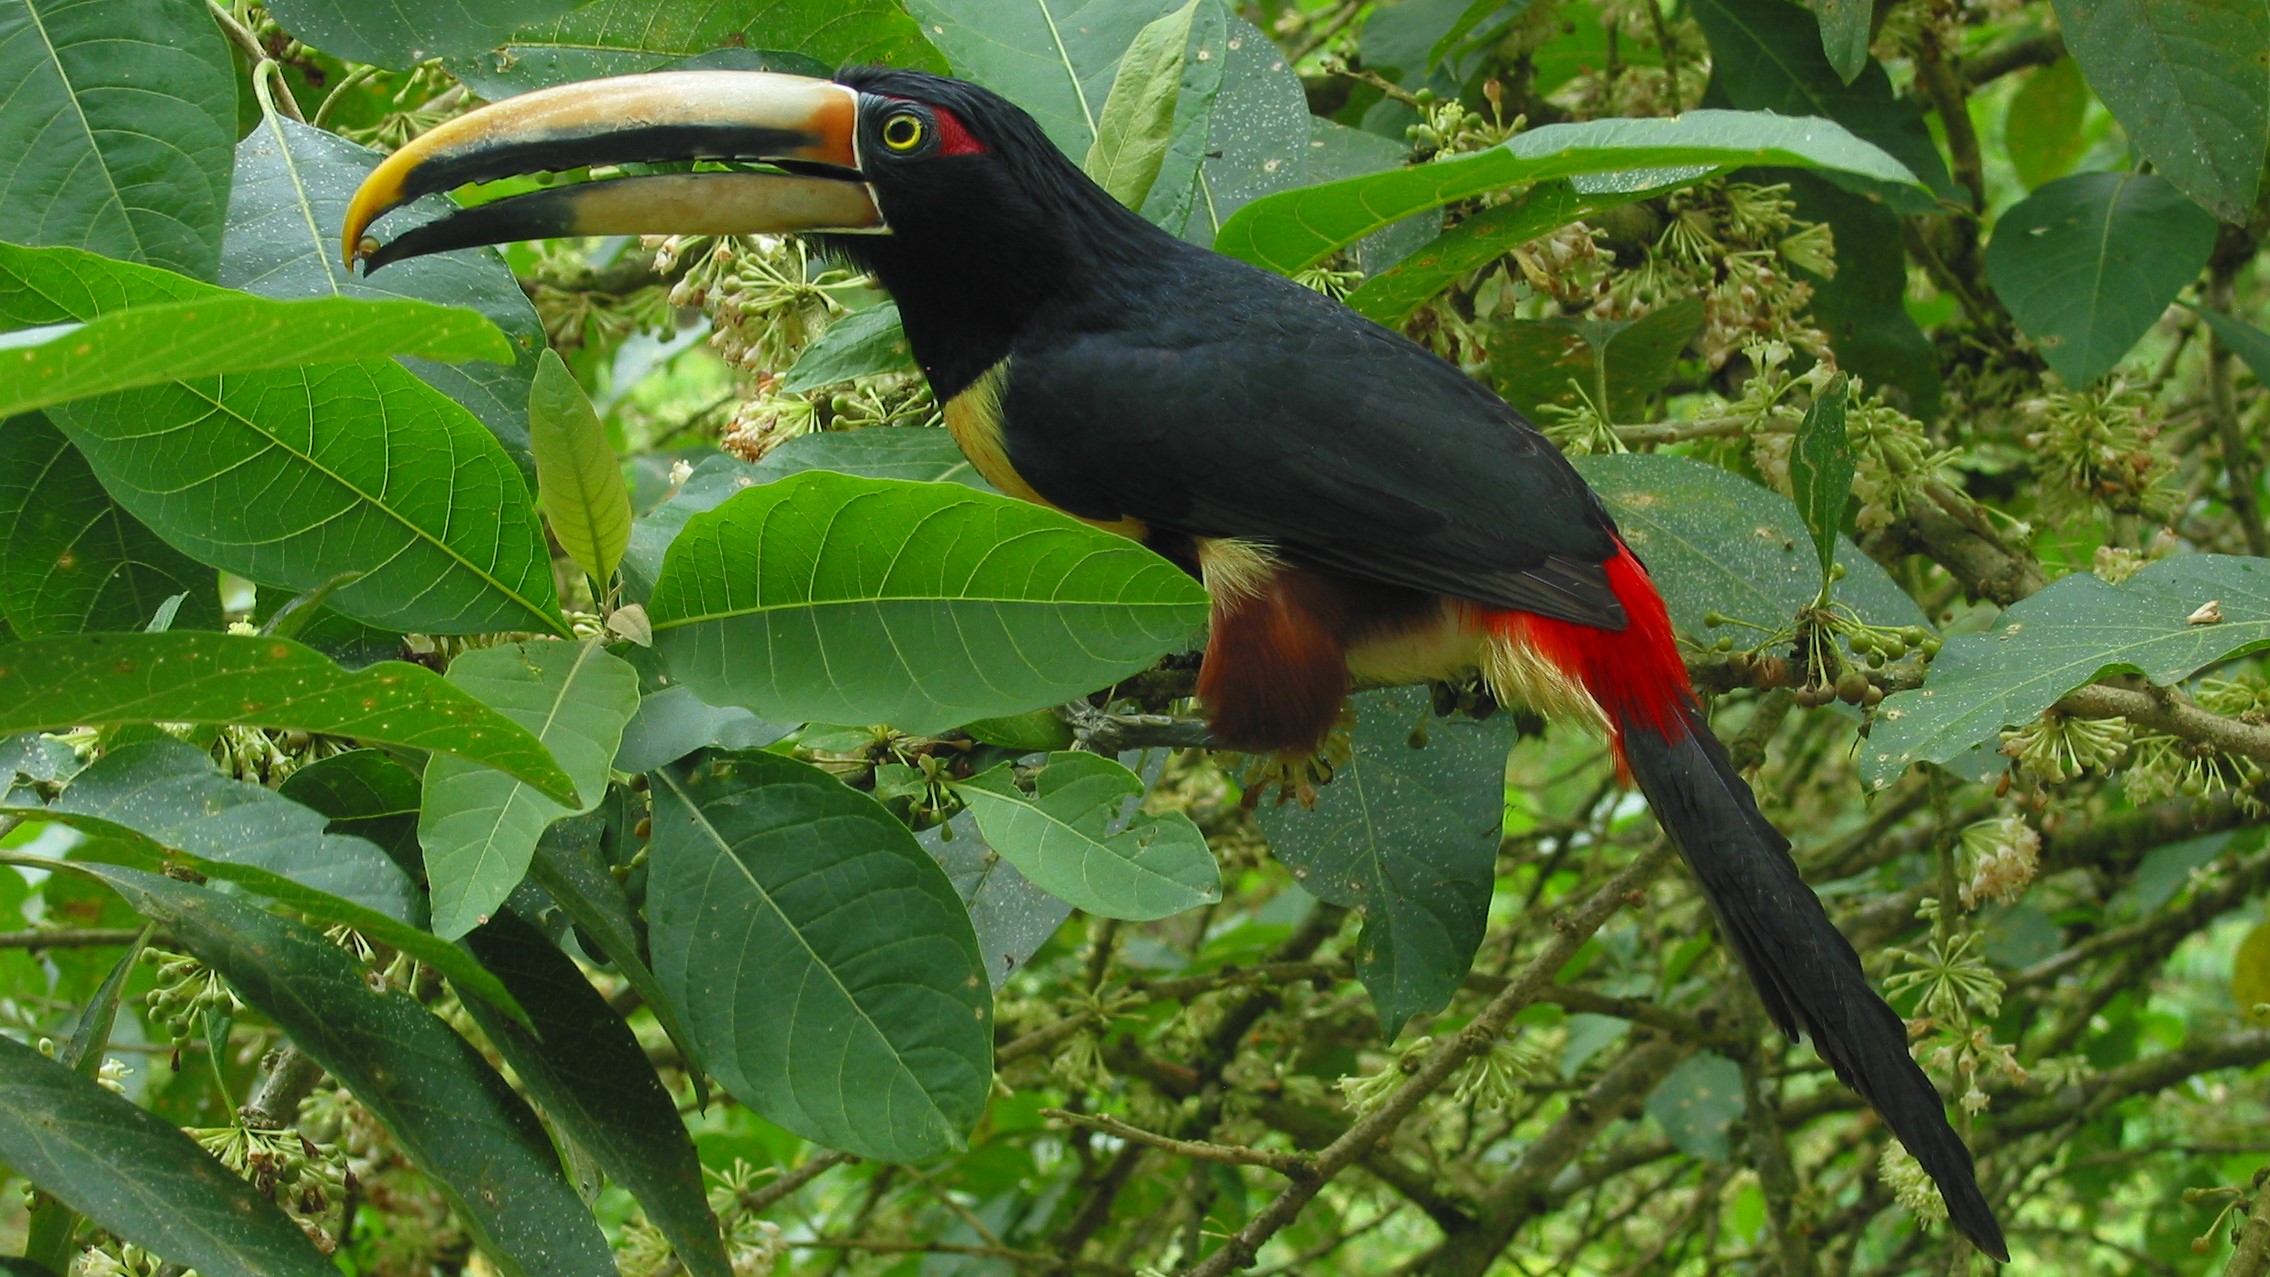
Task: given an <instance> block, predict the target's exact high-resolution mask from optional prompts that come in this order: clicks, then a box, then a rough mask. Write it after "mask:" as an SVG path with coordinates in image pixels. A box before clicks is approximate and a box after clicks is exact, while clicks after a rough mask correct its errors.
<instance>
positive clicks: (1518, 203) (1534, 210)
mask: <svg viewBox="0 0 2270 1277" xmlns="http://www.w3.org/2000/svg"><path fill="white" fill-rule="evenodd" d="M1645 194H1646V192H1643V191H1631V192H1624V191H1603V192H1600V193H1597V194H1592V195H1582V194H1579V193H1578V192H1577V189H1576V188H1575V187H1574V186H1572V185H1570V184H1569V183H1568V182H1566V181H1559V180H1556V181H1551V182H1539V183H1538V184H1537V185H1536V186H1534V187H1532V188H1531V189H1530V190H1529V191H1528V193H1526V194H1524V195H1522V196H1521V197H1520V198H1518V199H1515V200H1514V201H1512V202H1511V203H1507V204H1500V205H1498V206H1497V207H1495V208H1489V209H1484V210H1483V211H1481V212H1479V213H1476V214H1475V215H1474V216H1472V217H1469V218H1467V219H1466V220H1465V221H1463V222H1460V223H1459V224H1458V225H1456V226H1453V227H1451V228H1450V229H1449V230H1446V231H1444V232H1443V233H1442V234H1441V235H1440V236H1439V237H1437V238H1436V239H1435V241H1434V242H1433V243H1431V244H1429V245H1427V246H1426V247H1425V248H1423V249H1420V250H1419V251H1417V252H1415V253H1413V254H1411V255H1410V256H1409V257H1406V258H1404V259H1403V260H1401V261H1399V262H1397V263H1395V265H1393V266H1390V267H1388V268H1387V269H1386V270H1383V271H1381V272H1379V273H1378V274H1376V275H1374V276H1372V277H1371V278H1370V279H1367V280H1365V281H1364V282H1363V285H1362V287H1360V288H1358V289H1356V291H1354V292H1352V293H1350V294H1348V298H1347V301H1348V305H1349V306H1350V307H1351V308H1353V309H1354V310H1355V311H1356V313H1357V314H1360V315H1363V316H1365V317H1366V318H1369V319H1374V320H1377V321H1378V322H1380V323H1382V324H1387V325H1389V326H1394V325H1398V324H1401V323H1402V322H1403V321H1404V320H1405V319H1408V318H1410V316H1411V312H1412V311H1415V310H1417V309H1418V308H1419V307H1421V306H1424V305H1426V304H1427V303H1428V302H1429V301H1431V300H1433V299H1434V297H1435V296H1436V295H1437V294H1438V293H1440V292H1442V290H1443V289H1445V288H1448V287H1450V286H1451V284H1453V283H1455V282H1456V281H1458V280H1460V279H1462V278H1464V277H1465V276H1466V274H1467V273H1468V272H1470V271H1473V270H1475V269H1477V268H1479V267H1482V266H1485V265H1488V264H1489V263H1490V262H1493V261H1496V260H1498V259H1499V258H1501V257H1504V256H1505V255H1506V254H1507V253H1509V252H1511V251H1512V250H1514V249H1516V248H1519V247H1520V246H1521V245H1523V244H1526V243H1528V242H1529V241H1530V240H1533V239H1536V238H1537V237H1539V236H1541V235H1549V234H1551V233H1552V232H1554V231H1556V230H1559V229H1560V228H1561V227H1563V226H1566V225H1568V224H1569V223H1570V222H1574V221H1578V220H1581V219H1583V218H1586V217H1591V216H1593V215H1595V214H1598V213H1601V212H1604V211H1606V210H1608V209H1611V208H1614V207H1616V206H1618V205H1620V204H1628V203H1630V202H1631V201H1633V200H1635V199H1638V198H1640V197H1641V196H1643V195H1645Z"/></svg>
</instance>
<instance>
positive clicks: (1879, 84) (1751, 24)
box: [1694, 0, 1967, 214]
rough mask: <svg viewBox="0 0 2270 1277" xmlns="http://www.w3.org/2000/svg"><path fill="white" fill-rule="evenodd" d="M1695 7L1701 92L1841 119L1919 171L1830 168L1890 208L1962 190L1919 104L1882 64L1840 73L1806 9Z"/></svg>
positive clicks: (1733, 102) (1904, 208)
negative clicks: (1905, 178)
mask: <svg viewBox="0 0 2270 1277" xmlns="http://www.w3.org/2000/svg"><path fill="white" fill-rule="evenodd" d="M1694 15H1695V21H1696V22H1698V23H1700V24H1701V25H1702V29H1703V34H1704V35H1705V36H1706V37H1707V38H1708V39H1709V41H1710V49H1711V58H1712V64H1711V82H1710V88H1709V89H1708V90H1707V91H1706V92H1705V93H1704V95H1703V100H1704V101H1706V102H1722V103H1724V104H1726V105H1729V106H1735V107H1740V108H1742V109H1743V110H1745V111H1772V112H1777V113H1779V114H1782V115H1797V116H1808V115H1809V116H1819V117H1821V118H1823V119H1829V120H1834V121H1836V122H1837V123H1838V124H1841V125H1843V126H1844V127H1845V128H1847V129H1849V130H1851V131H1852V133H1853V134H1854V135H1855V136H1858V137H1860V138H1863V139H1865V140H1867V141H1869V142H1872V143H1874V144H1875V145H1876V146H1878V147H1881V148H1882V149H1883V150H1884V151H1885V152H1886V153H1887V154H1889V155H1891V156H1892V157H1893V158H1894V159H1896V160H1897V161H1898V162H1899V163H1901V164H1902V165H1905V166H1906V168H1907V170H1908V171H1909V172H1910V173H1913V174H1914V175H1915V176H1916V177H1917V178H1920V179H1922V180H1921V183H1920V184H1917V183H1912V182H1911V183H1907V184H1900V183H1896V182H1895V183H1890V184H1887V183H1885V182H1882V181H1878V180H1874V178H1875V175H1873V174H1862V175H1860V176H1861V178H1862V179H1865V180H1855V179H1854V177H1853V176H1851V174H1850V171H1849V170H1846V171H1843V172H1839V171H1835V170H1833V169H1832V170H1830V171H1829V173H1828V176H1829V178H1830V180H1831V181H1834V182H1836V183H1837V184H1838V185H1839V186H1843V187H1845V188H1846V189H1848V190H1853V191H1856V192H1858V193H1860V194H1864V195H1869V196H1871V197H1873V198H1876V199H1878V200H1881V201H1883V202H1886V203H1888V204H1890V205H1891V206H1892V208H1893V210H1894V211H1896V212H1899V213H1902V214H1908V213H1930V212H1935V211H1937V201H1938V200H1941V199H1948V200H1957V199H1964V198H1967V197H1966V196H1964V195H1963V194H1962V193H1961V192H1959V191H1958V190H1957V189H1956V187H1955V183H1954V179H1953V178H1951V177H1949V176H1948V174H1947V162H1946V160H1945V159H1943V158H1942V157H1941V156H1940V154H1939V148H1938V145H1937V144H1936V143H1934V142H1933V141H1932V139H1931V131H1930V129H1929V128H1928V127H1927V126H1926V125H1925V124H1924V120H1923V108H1922V106H1921V105H1920V104H1919V103H1917V102H1915V101H1913V100H1911V99H1906V98H1902V97H1899V96H1897V95H1896V94H1895V93H1894V92H1893V90H1892V81H1891V77H1890V76H1889V75H1888V74H1886V73H1885V71H1884V68H1883V67H1882V66H1880V65H1873V64H1872V65H1869V66H1867V67H1865V68H1863V69H1862V71H1861V73H1860V76H1859V78H1857V79H1855V80H1853V81H1851V82H1850V83H1846V82H1845V81H1844V79H1843V78H1842V77H1841V76H1839V75H1838V73H1837V72H1836V70H1835V69H1834V68H1832V67H1831V66H1830V65H1829V59H1828V55H1827V53H1825V52H1824V51H1823V50H1822V47H1821V35H1820V27H1819V23H1817V22H1816V21H1815V20H1814V18H1813V16H1812V15H1811V14H1808V13H1806V12H1805V11H1804V10H1803V9H1800V8H1798V7H1797V6H1796V5H1794V4H1788V3H1785V2H1784V0H1696V4H1695V8H1694ZM1926 188H1928V189H1926Z"/></svg>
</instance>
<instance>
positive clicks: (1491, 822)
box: [1256, 687, 1518, 1041]
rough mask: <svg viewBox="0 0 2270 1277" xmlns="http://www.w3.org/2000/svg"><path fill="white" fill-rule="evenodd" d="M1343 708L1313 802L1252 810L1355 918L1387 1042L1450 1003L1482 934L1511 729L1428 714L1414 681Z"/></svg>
mask: <svg viewBox="0 0 2270 1277" xmlns="http://www.w3.org/2000/svg"><path fill="white" fill-rule="evenodd" d="M1355 704H1356V730H1355V740H1354V749H1355V752H1354V754H1353V756H1352V757H1350V758H1349V760H1348V762H1347V763H1346V765H1344V766H1342V767H1339V768H1337V769H1336V770H1335V771H1334V772H1333V775H1332V783H1331V784H1329V785H1325V786H1322V787H1320V788H1319V789H1318V791H1317V798H1316V805H1315V806H1314V807H1313V808H1305V807H1302V806H1301V805H1300V804H1298V803H1291V802H1288V803H1284V804H1276V803H1271V802H1268V801H1264V802H1263V804H1262V806H1261V808H1260V809H1259V811H1258V812H1256V817H1257V818H1258V819H1259V821H1260V822H1261V831H1262V832H1263V833H1264V834H1267V835H1268V837H1269V847H1270V849H1271V850H1272V851H1274V852H1275V853H1276V855H1277V858H1278V859H1279V860H1281V861H1283V862H1284V863H1285V864H1286V866H1287V867H1289V868H1291V870H1292V871H1293V877H1294V878H1295V879H1297V880H1298V881H1299V882H1300V885H1301V887H1302V888H1303V889H1305V890H1306V891H1307V892H1308V893H1309V894H1310V895H1312V896H1315V897H1317V898H1318V899H1320V900H1328V901H1331V902H1332V903H1333V904H1339V905H1346V906H1348V907H1350V908H1352V909H1356V910H1359V911H1360V912H1361V913H1362V914H1363V918H1364V930H1363V937H1362V938H1361V939H1360V940H1359V941H1358V942H1357V945H1356V976H1357V978H1359V979H1361V980H1362V981H1363V982H1364V987H1365V988H1366V989H1369V990H1370V991H1371V998H1372V1005H1373V1007H1374V1008H1376V1009H1377V1010H1378V1012H1379V1019H1380V1024H1381V1026H1382V1028H1383V1029H1384V1031H1385V1034H1386V1036H1387V1038H1388V1040H1390V1041H1392V1040H1394V1038H1395V1036H1396V1035H1397V1034H1398V1033H1401V1032H1402V1031H1403V1025H1404V1023H1405V1022H1406V1021H1408V1020H1409V1019H1410V1018H1411V1017H1412V1016H1414V1015H1426V1014H1430V1013H1432V1012H1435V1011H1440V1010H1441V1009H1442V1008H1443V1007H1444V1006H1446V1005H1448V1004H1449V1002H1450V995H1451V994H1452V993H1454V992H1456V991H1457V989H1458V985H1459V982H1460V981H1462V980H1464V979H1465V978H1466V969H1467V968H1468V967H1469V966H1470V965H1472V963H1473V961H1474V949H1475V946H1477V945H1479V944H1480V943H1481V942H1482V928H1483V924H1484V923H1485V922H1486V921H1487V920H1488V914H1489V909H1490V889H1491V887H1492V885H1493V884H1494V883H1495V882H1496V881H1497V858H1498V842H1499V839H1500V838H1501V837H1502V836H1503V834H1504V826H1505V760H1506V755H1507V753H1509V752H1510V751H1511V750H1512V749H1513V742H1514V739H1515V737H1516V735H1517V734H1518V733H1517V729H1516V728H1515V727H1514V723H1513V717H1512V715H1510V714H1497V715H1493V716H1491V717H1490V718H1488V719H1485V720H1483V721H1481V722H1476V721H1474V720H1472V719H1466V718H1456V719H1443V720H1433V719H1432V713H1433V700H1432V695H1431V694H1430V693H1429V692H1428V691H1427V689H1425V688H1423V687H1398V688H1391V689H1388V690H1386V691H1380V692H1368V693H1365V694H1364V695H1362V696H1358V697H1356V698H1355ZM1422 726H1424V728H1425V730H1426V740H1427V743H1426V747H1425V748H1423V749H1418V748H1413V745H1412V733H1413V732H1414V731H1416V730H1418V729H1419V728H1421V727H1422Z"/></svg>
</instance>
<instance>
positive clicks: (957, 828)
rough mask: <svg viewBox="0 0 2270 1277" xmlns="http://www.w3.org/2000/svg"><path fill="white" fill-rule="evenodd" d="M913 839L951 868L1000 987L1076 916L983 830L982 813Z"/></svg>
mask: <svg viewBox="0 0 2270 1277" xmlns="http://www.w3.org/2000/svg"><path fill="white" fill-rule="evenodd" d="M914 840H915V841H916V842H918V843H920V844H922V849H923V850H924V851H927V852H929V853H930V858H931V859H932V860H935V861H937V862H938V867H939V868H940V869H943V870H945V871H946V880H947V881H949V882H951V883H953V884H954V894H955V895H957V896H959V897H961V901H962V907H963V908H964V909H967V910H968V911H969V923H970V927H971V928H972V929H973V930H975V931H976V932H977V948H978V952H979V953H982V954H984V955H985V966H986V972H987V974H988V975H989V976H990V977H991V979H992V981H993V987H994V988H995V989H996V990H998V989H1000V987H1001V986H1002V985H1004V984H1007V983H1008V982H1009V977H1010V976H1013V975H1015V974H1016V973H1017V971H1018V969H1019V968H1020V967H1022V966H1023V965H1024V964H1025V962H1026V961H1027V960H1028V959H1030V958H1031V957H1032V956H1033V954H1035V953H1037V952H1039V950H1040V947H1041V946H1042V945H1044V944H1047V943H1048V940H1049V937H1051V936H1053V935H1055V934H1056V932H1057V930H1058V929H1059V928H1061V927H1062V926H1063V925H1064V920H1065V919H1066V918H1069V917H1071V916H1072V906H1071V905H1068V904H1066V903H1065V902H1063V901H1062V900H1059V899H1057V898H1056V897H1054V896H1052V895H1050V894H1048V893H1047V892H1045V891H1042V890H1041V889H1040V888H1038V887H1036V886H1034V885H1033V883H1032V880H1031V879H1030V878H1027V877H1025V876H1024V874H1022V873H1019V872H1018V871H1017V867H1016V866H1015V865H1013V864H1010V863H1009V861H1008V860H1007V859H1006V858H1005V857H1003V856H1002V855H1001V853H999V852H997V851H995V850H993V848H992V847H990V846H988V845H987V844H986V841H985V839H984V837H983V836H982V835H980V834H979V833H978V829H977V817H975V816H973V815H971V814H970V812H969V811H968V810H967V809H964V810H962V811H958V812H956V813H954V816H953V818H952V819H951V820H948V821H947V822H946V823H944V824H942V825H932V826H931V827H930V828H928V829H925V830H923V831H921V832H920V833H917V834H916V835H915V836H914Z"/></svg>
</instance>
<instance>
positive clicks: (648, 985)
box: [528, 812, 707, 1103]
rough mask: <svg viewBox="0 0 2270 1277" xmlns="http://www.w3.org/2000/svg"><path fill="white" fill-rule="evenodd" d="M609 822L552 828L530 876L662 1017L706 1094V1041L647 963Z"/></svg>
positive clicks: (586, 818)
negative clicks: (611, 846) (616, 868)
mask: <svg viewBox="0 0 2270 1277" xmlns="http://www.w3.org/2000/svg"><path fill="white" fill-rule="evenodd" d="M606 824H607V820H606V817H605V816H604V815H603V814H602V813H600V812H589V813H586V814H584V815H581V816H570V817H568V818H567V819H566V820H562V821H559V822H558V823H556V824H554V825H553V826H552V827H551V828H549V829H546V830H545V831H544V836H543V837H542V838H539V839H537V841H536V858H535V860H533V861H532V862H530V864H529V866H528V876H529V877H530V878H531V879H532V880H534V881H535V883H536V885H537V886H539V887H542V888H543V889H544V894H545V895H548V896H550V897H551V898H552V901H553V903H555V904H557V905H559V907H560V910H561V912H563V913H565V914H567V916H568V917H569V918H571V919H573V920H574V922H575V925H576V926H577V927H579V928H581V929H582V934H583V935H584V936H585V937H588V938H589V940H590V941H591V942H592V943H594V944H596V945H598V947H599V952H600V954H601V955H603V956H604V957H605V958H606V959H607V961H609V962H611V963H613V964H614V965H615V969H616V970H617V971H618V972H620V973H622V976H623V979H625V980H627V981H629V982H630V986H631V988H632V989H634V990H636V991H637V992H638V995H639V997H640V998H641V999H643V1000H644V1001H645V1003H646V1005H647V1009H648V1010H651V1011H652V1012H654V1018H655V1019H656V1020H658V1021H660V1022H661V1024H662V1029H663V1032H665V1033H668V1034H669V1035H670V1040H671V1041H672V1042H675V1043H677V1044H678V1052H679V1054H680V1055H682V1056H684V1057H685V1060H686V1066H687V1070H688V1071H689V1072H690V1073H692V1074H693V1078H694V1089H695V1092H696V1094H699V1095H705V1096H706V1094H707V1092H706V1090H705V1084H704V1083H703V1081H702V1075H703V1071H704V1070H703V1068H702V1057H701V1048H700V1045H699V1044H698V1043H696V1042H695V1041H694V1037H693V1035H692V1034H691V1033H688V1032H687V1031H686V1022H685V1017H684V1016H682V1015H680V1014H678V1004H677V1002H676V1001H675V1000H674V999H673V998H672V997H671V995H670V991H669V990H667V989H665V988H663V987H662V982H661V981H659V980H657V979H655V978H654V971H653V969H652V968H651V967H649V966H648V965H647V961H646V934H645V922H644V920H643V919H641V918H640V917H639V916H638V914H637V912H636V911H634V910H633V909H632V908H631V903H630V897H629V895H628V894H627V893H626V892H625V891H624V890H623V884H622V882H621V880H619V879H617V878H616V877H615V875H614V873H613V872H612V866H610V865H609V864H608V863H607V857H606V854H605V849H604V847H603V846H602V845H601V838H600V836H601V834H602V832H603V831H604V829H605V827H606ZM704 1102H705V1103H706V1100H705V1101H704Z"/></svg>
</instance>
